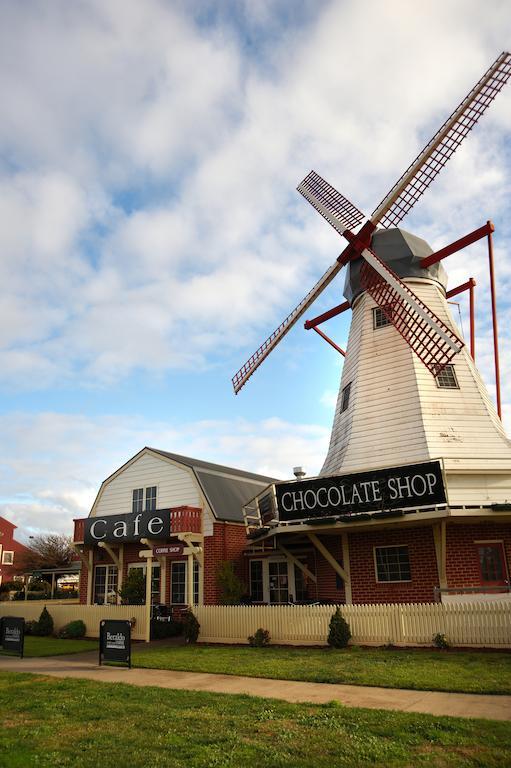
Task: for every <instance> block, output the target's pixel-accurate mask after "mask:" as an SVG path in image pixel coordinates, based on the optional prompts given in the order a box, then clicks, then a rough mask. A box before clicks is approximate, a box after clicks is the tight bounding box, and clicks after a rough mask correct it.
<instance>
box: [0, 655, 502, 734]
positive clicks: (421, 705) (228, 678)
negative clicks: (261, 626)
mask: <svg viewBox="0 0 511 768" xmlns="http://www.w3.org/2000/svg"><path fill="white" fill-rule="evenodd" d="M0 671H2V672H30V673H33V674H39V675H50V676H52V677H73V678H79V679H86V680H95V681H99V682H109V683H129V684H130V685H138V686H151V685H152V686H156V687H157V688H169V689H181V690H193V691H208V692H210V693H212V692H214V693H231V694H232V693H244V694H248V695H249V696H262V697H265V698H274V699H282V700H284V701H290V702H312V703H314V704H324V703H326V702H329V701H339V702H341V703H342V704H345V705H346V706H348V707H368V708H369V709H391V710H392V709H394V710H400V711H402V712H421V713H426V714H431V715H451V716H453V717H481V718H485V719H490V720H511V696H483V695H480V694H471V693H440V692H437V691H411V690H401V689H399V690H398V689H392V688H371V687H366V686H358V685H336V684H330V683H301V682H294V681H291V680H268V679H266V678H264V679H263V678H260V677H238V676H235V675H212V674H207V673H202V672H175V671H169V670H162V669H140V668H136V669H135V668H134V669H127V668H120V667H108V666H101V667H100V666H98V661H97V653H96V652H87V653H81V654H75V655H70V656H49V657H48V656H47V657H44V658H25V659H18V658H14V657H7V656H2V657H0Z"/></svg>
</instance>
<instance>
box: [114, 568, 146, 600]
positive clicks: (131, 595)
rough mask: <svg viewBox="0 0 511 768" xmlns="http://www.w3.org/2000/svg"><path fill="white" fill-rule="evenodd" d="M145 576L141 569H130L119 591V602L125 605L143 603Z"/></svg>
mask: <svg viewBox="0 0 511 768" xmlns="http://www.w3.org/2000/svg"><path fill="white" fill-rule="evenodd" d="M145 588H146V584H145V576H144V574H143V572H142V568H132V569H131V570H130V571H128V575H127V576H126V578H125V579H124V583H123V585H122V587H121V589H120V590H119V594H120V596H121V600H122V602H123V603H124V604H125V605H142V604H143V603H145Z"/></svg>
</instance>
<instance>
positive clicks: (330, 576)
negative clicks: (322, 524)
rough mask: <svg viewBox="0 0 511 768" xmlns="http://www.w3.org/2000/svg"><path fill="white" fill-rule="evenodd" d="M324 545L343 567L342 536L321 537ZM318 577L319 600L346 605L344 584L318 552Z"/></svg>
mask: <svg viewBox="0 0 511 768" xmlns="http://www.w3.org/2000/svg"><path fill="white" fill-rule="evenodd" d="M318 538H319V539H320V541H321V543H322V544H324V545H325V547H326V548H327V549H328V551H329V552H330V554H331V555H332V556H333V557H334V558H335V559H336V560H337V562H338V563H339V564H340V565H341V566H342V564H343V561H342V542H341V537H340V536H323V537H321V536H319V537H318ZM316 576H317V577H318V582H317V599H318V600H319V601H320V602H322V601H323V600H328V601H331V600H332V601H334V602H336V603H337V602H338V603H344V601H345V594H344V582H343V581H342V579H341V578H340V577H339V576H338V575H337V573H336V572H335V571H334V569H333V568H332V566H331V565H330V564H329V563H328V562H327V561H326V560H325V558H324V557H323V555H322V554H321V553H320V552H318V551H317V550H316Z"/></svg>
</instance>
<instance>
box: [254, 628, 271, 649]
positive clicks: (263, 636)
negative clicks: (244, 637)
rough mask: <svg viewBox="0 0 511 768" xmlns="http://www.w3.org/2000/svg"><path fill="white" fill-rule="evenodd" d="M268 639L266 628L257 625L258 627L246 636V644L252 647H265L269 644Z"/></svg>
mask: <svg viewBox="0 0 511 768" xmlns="http://www.w3.org/2000/svg"><path fill="white" fill-rule="evenodd" d="M270 640H271V637H270V633H269V632H268V630H267V629H263V628H262V627H259V629H258V630H256V632H255V633H254V634H253V635H250V637H249V638H248V644H249V645H251V646H252V648H265V647H266V646H267V645H269V644H270Z"/></svg>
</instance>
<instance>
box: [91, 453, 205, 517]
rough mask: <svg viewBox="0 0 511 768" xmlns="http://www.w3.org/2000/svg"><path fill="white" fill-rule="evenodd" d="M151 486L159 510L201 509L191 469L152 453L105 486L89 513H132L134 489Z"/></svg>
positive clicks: (95, 514) (141, 458)
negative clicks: (170, 508) (173, 508)
mask: <svg viewBox="0 0 511 768" xmlns="http://www.w3.org/2000/svg"><path fill="white" fill-rule="evenodd" d="M152 485H156V486H157V488H158V490H157V502H156V504H157V508H158V509H166V508H169V507H180V506H191V507H202V506H203V502H202V499H201V497H200V493H199V489H198V486H197V482H196V480H195V478H194V476H193V473H192V470H189V469H185V468H184V467H179V466H177V465H176V464H173V463H171V462H170V461H169V460H167V459H163V458H159V457H157V456H155V455H153V454H150V453H143V454H142V455H141V456H140V457H139V458H138V459H136V460H135V461H134V462H133V463H131V464H129V465H128V466H127V467H126V468H125V469H123V470H122V471H121V472H120V473H119V474H118V475H116V476H115V477H114V478H113V479H112V480H110V481H108V482H107V483H106V485H105V486H104V487H103V489H102V491H101V492H100V495H99V498H98V501H97V503H96V506H95V509H94V511H93V513H92V514H93V515H94V516H96V517H99V516H102V515H119V514H123V513H128V512H131V509H132V494H133V490H134V489H135V488H147V487H150V486H152Z"/></svg>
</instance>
